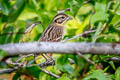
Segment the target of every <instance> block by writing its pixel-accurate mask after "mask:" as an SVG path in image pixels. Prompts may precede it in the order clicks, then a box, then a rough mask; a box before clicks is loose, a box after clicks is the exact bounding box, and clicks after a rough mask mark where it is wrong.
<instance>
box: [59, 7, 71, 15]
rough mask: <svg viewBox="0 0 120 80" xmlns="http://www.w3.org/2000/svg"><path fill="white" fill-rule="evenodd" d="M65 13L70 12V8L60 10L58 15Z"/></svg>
mask: <svg viewBox="0 0 120 80" xmlns="http://www.w3.org/2000/svg"><path fill="white" fill-rule="evenodd" d="M66 11H70V8H67V9H64V10H61V11H58V14H60V13H64V12H66Z"/></svg>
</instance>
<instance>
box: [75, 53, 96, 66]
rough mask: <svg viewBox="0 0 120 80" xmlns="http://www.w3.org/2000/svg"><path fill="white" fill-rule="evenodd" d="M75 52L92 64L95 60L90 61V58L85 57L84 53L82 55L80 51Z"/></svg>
mask: <svg viewBox="0 0 120 80" xmlns="http://www.w3.org/2000/svg"><path fill="white" fill-rule="evenodd" d="M77 54H78V55H79V56H80V57H82V58H83V59H85V60H86V61H87V62H88V63H90V64H92V65H94V64H95V62H93V61H91V60H90V59H88V58H86V57H85V56H84V55H82V54H81V53H80V52H77Z"/></svg>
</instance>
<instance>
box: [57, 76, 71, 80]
mask: <svg viewBox="0 0 120 80" xmlns="http://www.w3.org/2000/svg"><path fill="white" fill-rule="evenodd" d="M56 80H70V79H69V78H68V77H64V76H63V77H60V78H59V79H56Z"/></svg>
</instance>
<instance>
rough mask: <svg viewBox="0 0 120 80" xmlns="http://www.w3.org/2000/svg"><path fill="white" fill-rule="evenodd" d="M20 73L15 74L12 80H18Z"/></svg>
mask: <svg viewBox="0 0 120 80" xmlns="http://www.w3.org/2000/svg"><path fill="white" fill-rule="evenodd" d="M20 75H21V74H20V72H18V71H17V72H16V73H15V75H14V76H13V80H18V78H19V77H20Z"/></svg>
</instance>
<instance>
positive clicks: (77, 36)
mask: <svg viewBox="0 0 120 80" xmlns="http://www.w3.org/2000/svg"><path fill="white" fill-rule="evenodd" d="M93 32H96V30H91V31H85V32H83V33H81V34H79V35H76V36H73V37H72V38H69V39H65V40H63V41H62V42H66V41H69V40H73V39H76V38H79V37H81V36H84V35H86V34H89V33H93Z"/></svg>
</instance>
